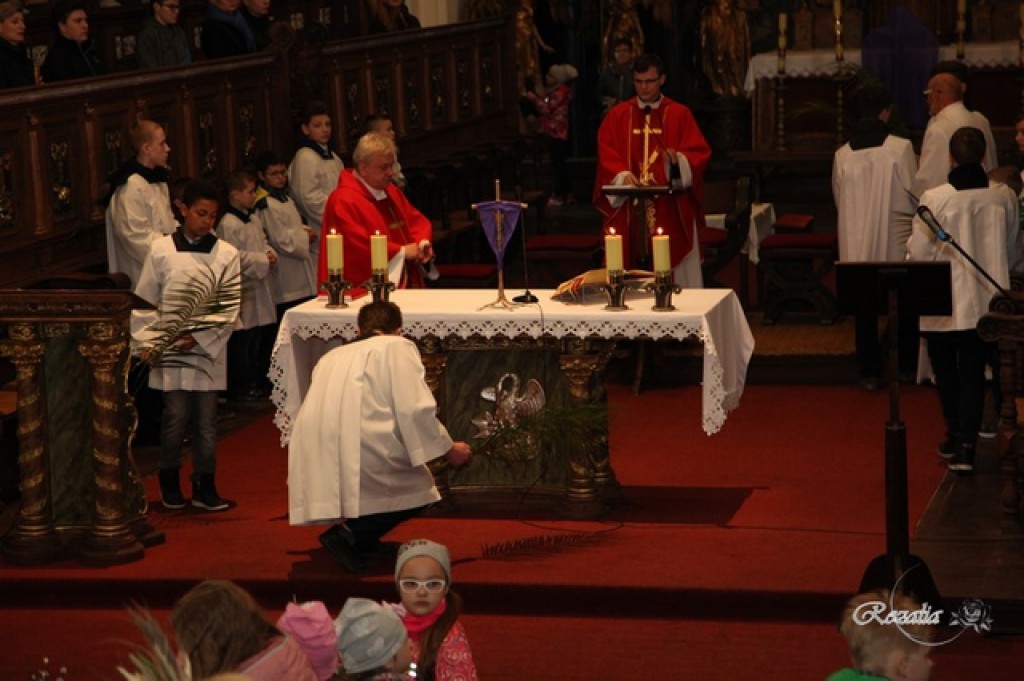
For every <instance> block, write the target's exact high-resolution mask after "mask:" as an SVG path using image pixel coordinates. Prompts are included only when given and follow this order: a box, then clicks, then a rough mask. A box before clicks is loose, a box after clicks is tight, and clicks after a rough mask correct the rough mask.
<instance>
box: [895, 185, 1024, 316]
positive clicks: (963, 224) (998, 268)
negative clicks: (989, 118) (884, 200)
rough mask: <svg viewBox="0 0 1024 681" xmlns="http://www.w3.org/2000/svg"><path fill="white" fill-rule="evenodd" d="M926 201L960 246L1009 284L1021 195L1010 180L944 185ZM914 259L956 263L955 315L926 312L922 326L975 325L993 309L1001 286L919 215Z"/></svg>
mask: <svg viewBox="0 0 1024 681" xmlns="http://www.w3.org/2000/svg"><path fill="white" fill-rule="evenodd" d="M921 205H923V206H928V208H930V209H931V211H932V213H933V214H934V215H935V218H936V220H937V221H938V222H939V225H941V226H942V228H943V229H944V230H945V231H946V232H948V233H949V235H950V236H951V237H953V239H954V240H956V242H957V243H958V244H960V246H961V248H963V249H964V251H966V252H967V253H968V254H970V256H971V257H972V258H974V260H976V261H977V262H978V264H979V265H981V266H982V267H983V268H984V269H985V270H986V271H987V272H988V273H989V275H991V276H992V278H993V279H994V280H995V281H996V282H998V283H999V285H1000V286H1003V287H1004V288H1008V287H1009V285H1010V272H1009V265H1008V260H1007V254H1008V253H1009V252H1010V251H1011V250H1013V249H1015V248H1016V242H1017V239H1018V238H1019V232H1020V228H1019V227H1018V225H1017V197H1016V196H1014V194H1013V191H1012V190H1011V189H1008V188H1007V187H1006V186H1005V185H1001V184H1000V185H995V186H991V187H985V188H983V189H964V190H961V191H957V190H956V189H955V188H954V187H953V185H951V184H948V183H947V184H944V185H942V186H940V187H936V188H935V189H931V190H929V191H927V192H925V193H924V195H923V196H922V197H921ZM907 251H908V253H909V255H910V259H911V260H920V261H943V260H948V261H949V262H950V263H951V267H952V280H953V282H952V283H953V314H952V316H949V317H921V330H922V331H959V330H964V329H973V328H974V327H976V326H977V325H978V320H979V319H980V318H981V317H982V315H984V314H986V313H987V312H988V306H989V302H990V301H991V300H992V296H994V295H995V294H996V293H997V291H996V289H995V288H994V287H993V286H992V285H991V284H990V283H989V282H988V281H987V280H986V279H985V278H984V276H982V275H981V274H980V273H979V272H978V271H977V270H976V269H975V268H974V267H973V266H972V265H971V264H970V263H969V262H967V261H966V260H965V259H964V257H963V256H962V255H960V254H959V253H957V252H956V250H955V249H954V247H953V246H951V245H949V244H947V243H945V242H941V241H939V240H938V239H937V238H936V237H935V235H934V234H933V233H932V231H931V230H930V229H928V226H927V225H925V224H924V222H923V221H922V220H921V218H919V217H916V216H915V217H914V231H913V233H912V234H911V236H910V240H909V241H908V242H907Z"/></svg>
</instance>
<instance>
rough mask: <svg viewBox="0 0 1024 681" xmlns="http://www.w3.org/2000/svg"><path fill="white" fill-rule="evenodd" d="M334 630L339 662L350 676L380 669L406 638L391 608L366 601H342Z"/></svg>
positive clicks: (358, 599)
mask: <svg viewBox="0 0 1024 681" xmlns="http://www.w3.org/2000/svg"><path fill="white" fill-rule="evenodd" d="M335 627H336V628H337V630H338V652H339V653H341V662H342V664H343V665H344V666H345V671H346V672H348V673H350V674H359V673H361V672H367V671H370V670H371V669H378V668H380V667H383V666H384V665H386V664H387V663H388V662H390V661H391V660H392V658H394V657H395V655H397V654H398V651H399V650H401V649H402V646H404V645H405V640H406V638H407V636H408V635H407V634H406V632H405V625H404V624H402V620H401V619H400V618H399V617H398V615H396V614H395V612H394V611H393V610H391V608H385V607H384V606H382V605H380V604H379V603H375V602H374V601H371V600H369V599H367V598H350V599H348V600H347V601H345V606H344V607H343V608H342V609H341V614H340V615H338V619H337V620H335Z"/></svg>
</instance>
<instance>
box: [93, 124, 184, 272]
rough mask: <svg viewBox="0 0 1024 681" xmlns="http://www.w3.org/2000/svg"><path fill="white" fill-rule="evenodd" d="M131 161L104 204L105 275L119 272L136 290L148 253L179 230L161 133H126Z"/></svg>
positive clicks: (154, 129)
mask: <svg viewBox="0 0 1024 681" xmlns="http://www.w3.org/2000/svg"><path fill="white" fill-rule="evenodd" d="M131 140H132V147H133V148H134V149H135V158H133V159H132V160H131V161H129V162H128V163H126V164H125V165H124V166H123V167H121V168H120V169H119V170H118V172H117V173H116V174H115V175H114V177H113V178H111V192H112V194H111V196H110V202H109V203H108V204H107V214H106V223H107V265H108V270H107V271H108V272H124V273H125V274H127V275H128V277H129V278H130V279H131V281H132V285H135V284H136V283H138V281H139V273H140V272H141V271H142V262H143V261H144V260H145V259H146V255H147V254H148V253H149V247H150V246H151V245H152V244H153V242H154V241H156V240H157V239H159V238H160V237H162V236H164V235H166V234H171V233H173V232H174V230H175V229H177V227H178V223H177V221H176V220H175V219H174V212H173V211H172V210H171V195H170V193H169V192H168V189H167V182H168V180H169V178H170V173H169V172H168V170H167V158H168V157H169V156H170V153H171V148H170V146H168V144H167V136H166V135H165V134H164V129H163V128H162V127H161V126H160V125H158V124H157V123H154V122H153V121H149V120H140V121H139V122H138V123H137V124H136V125H135V127H133V128H132V130H131Z"/></svg>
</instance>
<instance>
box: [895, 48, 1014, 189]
mask: <svg viewBox="0 0 1024 681" xmlns="http://www.w3.org/2000/svg"><path fill="white" fill-rule="evenodd" d="M966 81H967V67H965V66H964V65H963V64H961V63H959V62H939V64H938V65H936V67H935V69H934V70H933V71H932V77H931V78H930V79H929V80H928V87H927V89H926V90H925V91H924V96H925V99H926V100H927V102H928V114H929V115H930V116H931V118H930V119H929V120H928V127H926V128H925V131H924V138H923V139H922V140H921V158H920V160H919V161H918V168H917V175H915V176H914V195H915V196H917V197H919V198H920V196H921V194H923V193H924V192H925V191H926V190H928V189H932V188H933V187H938V186H939V185H943V184H945V183H946V181H947V177H948V175H949V171H950V169H951V167H952V160H951V159H950V156H949V140H950V139H952V137H953V133H954V132H956V131H957V130H959V129H960V128H965V127H967V128H977V129H978V130H981V132H982V134H983V135H984V136H985V158H984V161H983V162H982V167H983V168H984V169H985V170H986V171H989V170H992V169H993V168H995V167H996V166H998V165H999V161H998V154H997V147H996V144H995V140H994V139H993V137H992V128H991V127H990V126H989V123H988V119H987V118H985V116H984V115H983V114H981V113H979V112H977V111H970V110H969V109H968V108H967V107H966V106H964V101H963V100H964V93H965V92H966V90H967V82H966Z"/></svg>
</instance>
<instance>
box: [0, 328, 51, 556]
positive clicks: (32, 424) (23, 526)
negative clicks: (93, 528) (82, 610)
mask: <svg viewBox="0 0 1024 681" xmlns="http://www.w3.org/2000/svg"><path fill="white" fill-rule="evenodd" d="M8 333H9V340H7V341H4V342H2V343H0V355H3V356H4V357H6V358H8V359H10V360H11V361H12V362H13V363H14V367H15V371H16V372H17V383H18V446H19V452H20V453H19V455H18V466H19V469H20V471H21V482H20V485H19V487H20V489H21V512H20V513H19V514H18V520H17V523H16V524H15V526H14V528H13V529H12V530H11V532H10V534H9V535H8V536H7V537H6V539H5V540H4V543H3V554H4V557H5V558H6V559H7V560H9V561H10V562H12V563H18V564H29V565H31V564H37V563H48V562H51V561H53V560H56V559H57V558H59V557H60V555H61V552H62V549H61V542H60V538H59V537H58V535H57V532H56V530H55V529H54V526H53V513H52V511H53V509H52V500H51V498H50V483H51V480H50V466H49V457H48V456H47V451H46V450H47V446H46V433H45V432H44V424H45V423H46V414H45V401H44V398H43V390H42V362H43V357H44V355H45V354H46V346H45V344H44V342H43V339H41V338H40V337H39V332H38V329H37V328H36V326H35V325H34V324H29V323H18V324H11V325H10V326H9V327H8Z"/></svg>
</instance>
